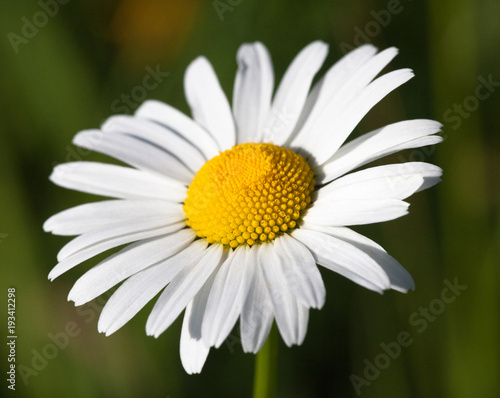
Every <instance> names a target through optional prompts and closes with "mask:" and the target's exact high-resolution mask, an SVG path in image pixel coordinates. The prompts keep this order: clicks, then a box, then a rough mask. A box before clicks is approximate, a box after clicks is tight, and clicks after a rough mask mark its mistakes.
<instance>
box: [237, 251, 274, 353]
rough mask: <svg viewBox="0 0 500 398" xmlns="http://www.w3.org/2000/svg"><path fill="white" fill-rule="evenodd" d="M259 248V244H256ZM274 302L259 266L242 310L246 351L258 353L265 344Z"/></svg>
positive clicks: (243, 337)
mask: <svg viewBox="0 0 500 398" xmlns="http://www.w3.org/2000/svg"><path fill="white" fill-rule="evenodd" d="M255 247H256V249H258V246H255ZM273 314H274V313H273V303H272V301H271V297H270V296H269V293H268V292H267V288H266V283H265V281H264V277H263V276H262V271H261V269H260V268H259V267H258V268H257V269H256V270H255V275H254V278H253V279H252V282H251V284H250V288H249V290H248V295H247V299H246V301H245V304H244V306H243V310H242V311H241V317H240V329H241V344H242V346H243V351H244V352H251V353H254V354H256V353H257V352H258V351H259V350H260V349H261V348H262V346H263V345H264V343H265V341H266V339H267V336H268V335H269V332H270V330H271V326H272V324H273V319H274V315H273Z"/></svg>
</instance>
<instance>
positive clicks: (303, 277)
mask: <svg viewBox="0 0 500 398" xmlns="http://www.w3.org/2000/svg"><path fill="white" fill-rule="evenodd" d="M275 247H276V252H277V254H278V255H281V256H283V259H282V261H281V264H282V265H283V274H284V275H285V277H286V279H287V282H288V286H289V288H290V290H291V291H292V293H293V294H294V295H295V296H296V297H297V299H298V300H299V301H300V302H302V303H303V304H304V305H305V306H306V307H307V308H309V307H312V308H321V307H323V304H324V303H325V296H326V290H325V285H324V284H323V280H322V279H321V274H320V273H319V270H318V267H317V266H316V261H315V260H314V257H313V256H312V254H311V252H310V251H309V250H308V249H307V248H306V247H305V246H304V245H303V244H302V243H300V242H299V241H297V240H295V239H293V238H292V237H291V236H290V235H287V234H285V235H282V236H281V237H279V238H277V239H276V240H275Z"/></svg>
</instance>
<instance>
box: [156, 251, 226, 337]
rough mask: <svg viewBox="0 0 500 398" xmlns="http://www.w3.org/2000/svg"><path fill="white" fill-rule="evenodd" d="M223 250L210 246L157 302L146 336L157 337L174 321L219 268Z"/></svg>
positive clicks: (187, 267) (183, 271)
mask: <svg viewBox="0 0 500 398" xmlns="http://www.w3.org/2000/svg"><path fill="white" fill-rule="evenodd" d="M223 251H224V249H223V246H222V245H218V244H216V245H211V246H210V247H209V248H208V249H207V250H205V252H204V253H203V257H202V258H201V260H200V261H199V262H196V263H193V264H189V265H186V266H184V267H183V268H182V269H181V270H180V272H179V273H178V274H177V275H176V276H175V277H174V279H172V281H171V282H170V283H169V284H168V286H167V287H166V289H165V290H164V291H163V293H162V294H161V296H160V298H159V299H158V301H157V302H156V304H155V306H154V307H153V310H152V311H151V314H149V318H148V321H147V323H146V333H147V334H148V335H152V336H155V337H158V336H159V335H160V334H162V333H163V332H164V331H165V330H167V328H168V327H169V326H170V325H171V324H172V322H174V321H175V319H176V318H177V317H178V316H179V314H180V313H181V312H182V311H183V310H184V308H186V306H187V305H188V303H189V302H190V301H191V300H192V298H193V297H194V296H195V295H196V293H198V291H199V290H200V289H201V288H202V286H203V285H204V284H205V282H206V281H207V279H208V278H209V276H210V275H211V274H212V272H213V271H214V269H215V268H216V267H217V266H218V265H219V264H220V260H221V258H222V253H223Z"/></svg>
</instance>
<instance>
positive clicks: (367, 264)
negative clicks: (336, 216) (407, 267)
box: [291, 228, 391, 293]
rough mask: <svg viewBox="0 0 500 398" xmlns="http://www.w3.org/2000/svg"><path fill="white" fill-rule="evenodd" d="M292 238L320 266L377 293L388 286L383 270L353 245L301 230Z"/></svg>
mask: <svg viewBox="0 0 500 398" xmlns="http://www.w3.org/2000/svg"><path fill="white" fill-rule="evenodd" d="M291 235H292V237H294V238H295V239H297V240H299V241H300V242H302V243H303V244H304V245H305V246H306V247H307V248H308V249H309V250H310V251H311V253H312V255H313V256H314V259H315V260H316V262H317V263H318V264H320V265H322V266H323V267H326V268H328V269H330V270H332V271H334V272H337V273H339V274H340V275H342V276H345V277H346V278H348V279H350V280H352V281H353V282H355V283H357V284H358V285H361V286H364V287H366V288H367V289H370V290H374V291H376V292H379V293H382V291H383V290H386V289H389V288H390V287H391V284H390V281H389V277H388V276H387V274H386V273H385V271H384V269H383V268H382V267H381V266H380V265H379V264H377V263H376V262H375V261H374V260H373V259H372V258H371V257H370V256H368V255H367V254H366V253H364V252H363V251H361V250H360V249H358V248H357V247H355V246H354V245H352V244H350V243H347V242H345V241H344V240H342V239H338V238H335V237H333V236H331V235H327V234H324V233H322V232H318V231H311V230H306V229H304V228H299V229H296V230H294V231H293V232H292V233H291Z"/></svg>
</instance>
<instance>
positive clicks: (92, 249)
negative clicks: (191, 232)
mask: <svg viewBox="0 0 500 398" xmlns="http://www.w3.org/2000/svg"><path fill="white" fill-rule="evenodd" d="M185 226H186V223H185V222H180V223H175V224H171V225H167V226H164V227H160V228H153V229H150V230H146V231H139V232H137V233H131V234H124V235H120V236H116V237H114V238H112V239H108V240H104V241H100V242H98V243H96V244H94V245H92V246H88V247H87V248H85V249H83V250H81V251H79V252H78V253H76V254H74V255H72V256H70V257H68V258H66V259H64V260H63V261H61V262H60V263H59V264H57V265H56V266H55V267H54V268H52V270H51V271H50V273H49V279H50V280H54V279H55V278H57V277H58V276H59V275H61V274H63V273H65V272H66V271H68V270H70V269H71V268H73V267H75V266H77V265H78V264H80V263H82V262H84V261H86V260H88V259H89V258H91V257H94V256H97V255H98V254H100V253H102V252H105V251H106V250H109V249H112V248H114V247H117V246H120V245H125V244H127V243H131V242H135V241H138V240H141V239H148V238H152V237H154V236H161V235H165V234H169V233H172V232H175V231H178V230H180V229H182V228H184V227H185Z"/></svg>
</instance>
